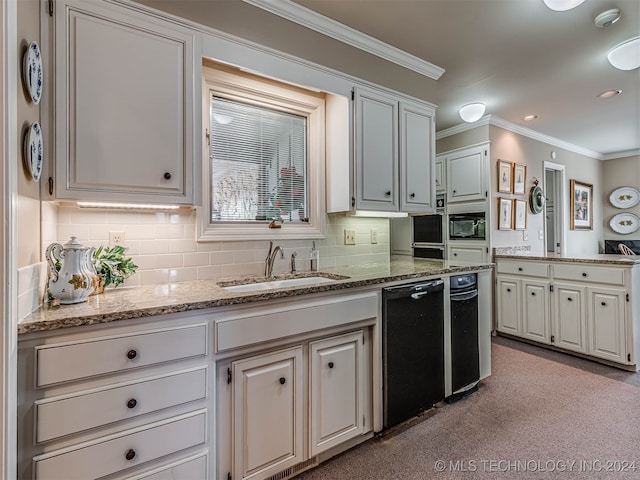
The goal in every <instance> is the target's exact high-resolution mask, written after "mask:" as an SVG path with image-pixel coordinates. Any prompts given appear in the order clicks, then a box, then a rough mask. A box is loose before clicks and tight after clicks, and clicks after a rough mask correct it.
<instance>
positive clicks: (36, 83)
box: [22, 42, 43, 104]
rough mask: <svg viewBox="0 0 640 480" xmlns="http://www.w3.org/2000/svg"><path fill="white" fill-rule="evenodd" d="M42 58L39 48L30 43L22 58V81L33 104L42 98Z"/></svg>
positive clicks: (35, 44) (34, 43)
mask: <svg viewBox="0 0 640 480" xmlns="http://www.w3.org/2000/svg"><path fill="white" fill-rule="evenodd" d="M42 77H43V74H42V56H41V55H40V47H39V46H38V44H37V43H36V42H31V43H30V44H29V48H27V51H26V52H25V53H24V57H23V58H22V80H23V82H24V86H25V88H26V89H27V92H29V96H30V97H31V100H32V101H33V103H36V104H37V103H39V102H40V98H41V97H42V81H43V79H42Z"/></svg>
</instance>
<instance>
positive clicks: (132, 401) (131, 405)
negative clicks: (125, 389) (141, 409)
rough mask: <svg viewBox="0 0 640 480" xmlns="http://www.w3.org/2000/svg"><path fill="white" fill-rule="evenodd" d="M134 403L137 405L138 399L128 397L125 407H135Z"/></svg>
mask: <svg viewBox="0 0 640 480" xmlns="http://www.w3.org/2000/svg"><path fill="white" fill-rule="evenodd" d="M136 405H138V401H137V400H136V399H135V398H130V399H129V400H128V401H127V408H136Z"/></svg>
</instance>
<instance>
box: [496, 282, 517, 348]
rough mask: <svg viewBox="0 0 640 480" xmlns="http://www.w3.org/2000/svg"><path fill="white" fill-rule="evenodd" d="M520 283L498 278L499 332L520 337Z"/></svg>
mask: <svg viewBox="0 0 640 480" xmlns="http://www.w3.org/2000/svg"><path fill="white" fill-rule="evenodd" d="M520 317H521V313H520V281H519V280H512V279H507V278H500V277H498V331H499V332H504V333H510V334H511V335H518V336H519V335H520V331H521V327H520Z"/></svg>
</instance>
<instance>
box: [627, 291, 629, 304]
mask: <svg viewBox="0 0 640 480" xmlns="http://www.w3.org/2000/svg"><path fill="white" fill-rule="evenodd" d="M628 301H629V292H627V302H628Z"/></svg>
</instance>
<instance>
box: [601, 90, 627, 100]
mask: <svg viewBox="0 0 640 480" xmlns="http://www.w3.org/2000/svg"><path fill="white" fill-rule="evenodd" d="M621 93H622V90H607V91H606V92H602V93H601V94H599V95H598V97H600V98H611V97H617V96H618V95H620V94H621Z"/></svg>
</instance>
